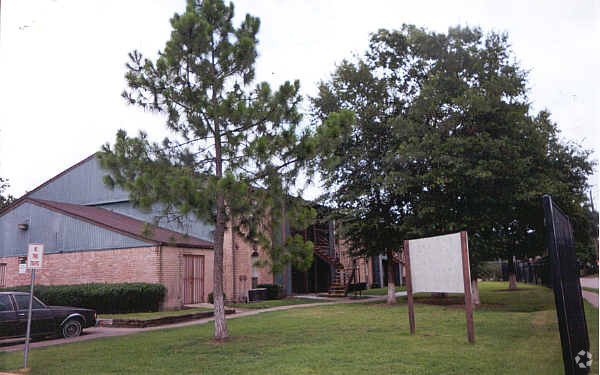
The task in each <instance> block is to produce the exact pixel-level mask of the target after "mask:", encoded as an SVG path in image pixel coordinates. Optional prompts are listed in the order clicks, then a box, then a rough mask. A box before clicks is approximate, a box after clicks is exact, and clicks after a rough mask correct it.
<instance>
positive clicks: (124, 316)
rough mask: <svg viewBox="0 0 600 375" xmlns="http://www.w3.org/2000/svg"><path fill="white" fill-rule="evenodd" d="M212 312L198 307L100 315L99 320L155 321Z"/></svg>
mask: <svg viewBox="0 0 600 375" xmlns="http://www.w3.org/2000/svg"><path fill="white" fill-rule="evenodd" d="M206 311H213V309H211V308H208V307H199V308H196V309H188V310H177V311H158V312H146V313H131V314H100V315H98V318H100V319H140V320H143V319H155V318H164V317H165V316H177V315H188V314H194V313H198V312H206Z"/></svg>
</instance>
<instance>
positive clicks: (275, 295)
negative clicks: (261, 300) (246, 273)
mask: <svg viewBox="0 0 600 375" xmlns="http://www.w3.org/2000/svg"><path fill="white" fill-rule="evenodd" d="M256 287H257V288H265V289H267V299H281V291H282V290H283V287H282V286H281V285H278V284H259V285H257V286H256Z"/></svg>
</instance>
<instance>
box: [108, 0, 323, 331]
mask: <svg viewBox="0 0 600 375" xmlns="http://www.w3.org/2000/svg"><path fill="white" fill-rule="evenodd" d="M233 16H234V7H233V4H229V5H226V4H224V2H223V0H203V1H199V0H196V1H194V0H190V1H188V4H187V8H186V11H185V13H183V14H176V15H175V16H174V17H173V18H172V19H171V25H172V28H173V30H172V32H171V38H170V40H169V41H168V42H167V44H166V46H165V49H164V50H163V51H161V52H160V53H159V57H158V58H157V59H156V61H151V60H149V59H146V58H143V56H142V54H141V53H139V52H137V51H134V52H132V53H130V55H129V57H130V61H129V63H128V64H127V67H128V72H127V74H126V79H127V84H128V89H126V90H125V91H124V93H123V96H124V98H125V99H126V100H127V101H128V102H129V103H131V104H132V105H136V106H139V107H141V108H143V109H145V110H150V111H157V112H160V113H164V114H165V115H166V118H167V121H166V125H167V127H168V128H169V129H170V130H171V131H172V132H173V133H175V134H176V136H175V137H173V138H171V139H169V138H167V139H165V140H164V141H163V142H162V143H153V142H150V141H149V140H148V137H147V134H146V133H145V132H141V133H140V134H139V136H137V137H130V136H128V135H127V133H126V132H125V131H119V132H118V134H117V140H116V143H115V145H114V147H111V146H110V145H105V146H104V147H103V151H102V153H101V154H100V159H101V163H102V165H103V166H104V167H105V168H107V169H108V170H109V171H110V176H107V177H106V178H105V182H106V183H107V184H109V185H119V186H121V187H123V188H125V189H126V190H127V191H128V192H129V193H130V196H131V198H132V200H133V201H134V202H135V203H136V204H137V205H139V206H140V207H142V208H144V207H145V208H147V207H150V206H152V205H154V204H157V203H159V204H160V205H161V207H164V211H163V213H164V215H165V216H166V217H169V218H171V219H173V218H175V219H177V218H179V219H181V218H182V217H186V216H189V215H193V216H195V217H197V218H198V219H201V220H203V221H205V222H208V223H213V224H214V225H215V232H214V306H215V332H214V335H215V339H217V340H223V339H226V338H227V337H228V331H227V326H226V322H225V315H224V297H223V239H224V232H225V229H226V226H227V225H228V224H229V225H233V227H234V229H235V230H237V231H238V233H240V234H241V235H243V236H245V238H246V239H247V241H250V242H251V243H254V244H256V245H259V246H261V247H262V248H265V249H267V250H268V252H269V253H270V254H271V259H270V264H269V265H270V266H271V269H272V270H273V271H275V272H276V271H277V270H280V269H281V267H282V264H283V263H294V264H296V265H297V266H299V267H300V268H307V267H306V265H307V264H308V265H309V266H310V262H311V260H312V244H311V243H310V242H308V243H304V241H301V240H300V239H299V238H297V237H294V236H290V237H289V238H287V239H286V240H287V242H286V243H283V241H279V242H277V241H275V240H274V239H273V238H272V236H271V232H272V229H273V228H277V226H278V225H277V223H280V222H281V221H282V220H285V219H286V218H285V217H281V216H282V214H283V213H285V215H286V216H287V220H289V221H291V224H292V225H294V226H296V227H298V228H303V227H304V226H305V225H307V223H309V222H310V221H311V220H313V219H314V217H315V213H314V210H312V209H310V208H308V207H305V206H304V205H303V202H302V201H301V200H299V199H293V198H291V196H290V194H289V189H290V188H291V187H292V186H294V184H295V182H296V177H297V175H298V172H299V169H300V168H301V167H302V165H303V162H304V161H305V159H306V157H307V155H309V154H310V152H311V150H312V146H311V143H310V137H309V134H308V133H307V132H305V131H302V130H301V129H300V128H299V123H300V120H301V115H300V113H299V112H298V105H299V103H300V101H301V96H300V95H299V87H300V86H299V82H298V81H295V82H294V83H290V82H286V83H284V84H283V85H282V86H281V87H280V88H279V89H278V90H277V91H272V90H271V88H270V86H269V85H268V84H267V83H264V82H263V83H259V84H256V85H255V86H253V87H252V86H251V84H252V82H253V79H254V63H255V60H256V56H257V52H256V46H257V43H258V40H257V34H258V30H259V25H260V22H259V19H258V18H256V17H253V16H250V15H246V17H245V19H244V20H243V21H242V23H241V25H240V26H239V27H237V28H236V27H234V25H233V23H232V20H233ZM282 206H285V211H284V210H282V209H281V208H282ZM273 230H274V231H275V232H276V231H277V230H276V229H273Z"/></svg>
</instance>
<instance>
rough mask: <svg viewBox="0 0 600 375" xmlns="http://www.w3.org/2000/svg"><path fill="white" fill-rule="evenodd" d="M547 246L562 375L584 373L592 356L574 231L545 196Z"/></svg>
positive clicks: (563, 215)
mask: <svg viewBox="0 0 600 375" xmlns="http://www.w3.org/2000/svg"><path fill="white" fill-rule="evenodd" d="M544 218H545V223H546V243H547V245H548V252H549V255H550V262H551V264H552V286H553V288H554V299H555V302H556V313H557V315H558V326H559V329H560V341H561V344H562V352H563V362H564V365H565V374H567V375H571V374H587V373H589V371H590V364H591V358H590V357H591V355H590V354H589V351H590V340H589V337H588V330H587V324H586V322H585V312H584V309H583V299H582V297H581V285H580V283H579V266H578V263H577V257H576V256H575V246H574V242H573V229H572V227H571V223H570V222H569V217H568V216H566V215H565V214H564V213H563V212H562V211H561V209H560V208H559V207H558V206H557V205H556V204H554V203H553V202H552V197H550V196H549V195H544Z"/></svg>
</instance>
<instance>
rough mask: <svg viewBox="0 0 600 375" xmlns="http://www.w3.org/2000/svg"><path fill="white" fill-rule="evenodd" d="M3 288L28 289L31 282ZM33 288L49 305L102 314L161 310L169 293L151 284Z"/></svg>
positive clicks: (160, 286) (12, 289) (39, 286)
mask: <svg viewBox="0 0 600 375" xmlns="http://www.w3.org/2000/svg"><path fill="white" fill-rule="evenodd" d="M2 291H17V292H29V285H23V286H17V287H12V288H6V289H3V290H2ZM33 291H34V295H35V296H36V297H37V298H39V299H40V300H42V301H43V302H44V303H45V304H47V305H51V306H74V307H84V308H88V309H94V310H96V312H97V313H99V314H124V313H132V312H148V311H158V307H159V304H160V302H161V301H162V300H163V298H164V297H165V295H166V294H167V288H165V286H164V285H162V284H150V283H115V284H108V283H90V284H74V285H36V286H35V288H34V290H33Z"/></svg>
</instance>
